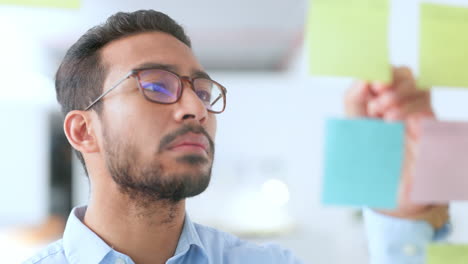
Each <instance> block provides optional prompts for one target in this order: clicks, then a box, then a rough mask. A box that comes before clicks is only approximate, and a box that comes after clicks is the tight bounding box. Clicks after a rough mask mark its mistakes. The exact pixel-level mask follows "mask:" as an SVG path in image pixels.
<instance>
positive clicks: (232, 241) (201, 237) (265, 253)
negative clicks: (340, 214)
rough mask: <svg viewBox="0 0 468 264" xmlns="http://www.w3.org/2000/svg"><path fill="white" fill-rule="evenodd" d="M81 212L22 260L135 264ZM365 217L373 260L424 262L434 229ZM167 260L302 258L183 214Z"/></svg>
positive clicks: (289, 261) (245, 263)
mask: <svg viewBox="0 0 468 264" xmlns="http://www.w3.org/2000/svg"><path fill="white" fill-rule="evenodd" d="M85 212H86V207H77V208H75V209H73V211H72V212H71V214H70V217H69V218H68V221H67V225H66V228H65V232H64V234H63V238H62V239H61V240H59V241H56V242H54V243H52V244H51V245H49V246H48V247H47V248H45V249H44V250H42V251H41V252H39V253H38V254H37V255H36V256H34V257H32V258H30V259H29V260H27V261H26V262H24V264H65V263H70V264H78V263H80V264H94V263H96V264H97V263H99V264H108V263H109V264H110V263H112V264H133V263H134V262H133V261H132V260H131V259H130V257H128V256H126V255H124V254H122V253H120V252H117V251H116V250H114V249H112V248H111V247H110V246H109V245H107V244H106V243H105V242H104V241H103V240H102V239H101V238H100V237H99V236H98V235H96V234H95V233H94V232H93V231H91V230H90V229H89V228H88V227H86V226H85V225H84V224H83V222H82V220H83V218H84V214H85ZM364 217H365V220H366V221H365V222H366V228H367V233H368V238H369V245H370V246H369V249H370V258H371V263H375V264H387V263H392V264H410V263H411V264H419V263H421V264H422V263H424V248H425V245H426V244H427V243H428V242H429V241H431V240H432V239H433V238H434V236H435V234H434V230H433V229H432V228H431V227H430V226H429V225H428V224H427V223H425V222H422V221H408V220H401V219H395V218H390V217H386V216H383V215H380V214H377V213H375V212H373V211H371V210H365V213H364ZM312 249H313V246H312V245H311V250H312ZM166 263H168V264H183V263H192V264H205V263H206V264H208V263H214V264H220V263H224V264H230V263H242V264H259V263H268V264H270V263H278V264H279V263H282V264H283V263H285V264H300V263H303V262H301V261H300V260H299V259H298V258H297V257H295V256H294V254H292V253H291V251H289V250H287V249H283V248H281V247H280V246H277V245H273V244H269V245H263V246H262V245H257V244H254V243H251V242H247V241H243V240H241V239H239V238H237V237H235V236H233V235H230V234H227V233H224V232H221V231H218V230H216V229H213V228H210V227H205V226H202V225H199V224H196V223H193V222H192V221H190V218H189V217H188V216H186V217H185V222H184V227H183V229H182V233H181V236H180V238H179V242H178V245H177V248H176V251H175V254H174V256H173V257H171V258H170V259H169V260H168V261H167V262H166ZM316 264H318V263H316Z"/></svg>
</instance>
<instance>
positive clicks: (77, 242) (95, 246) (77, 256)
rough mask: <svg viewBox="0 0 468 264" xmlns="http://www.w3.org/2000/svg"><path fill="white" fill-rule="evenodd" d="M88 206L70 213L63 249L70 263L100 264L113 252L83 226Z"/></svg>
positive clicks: (77, 208)
mask: <svg viewBox="0 0 468 264" xmlns="http://www.w3.org/2000/svg"><path fill="white" fill-rule="evenodd" d="M85 212H86V206H83V207H76V208H74V209H73V210H72V212H71V213H70V216H69V217H68V220H67V225H66V227H65V231H64V233H63V248H64V251H65V255H66V257H67V259H68V261H70V263H73V264H74V263H99V262H101V261H102V259H104V257H105V256H106V255H107V254H109V252H111V251H112V248H111V247H110V246H109V245H107V244H106V243H105V242H104V241H103V240H102V239H101V238H100V237H99V236H98V235H96V234H95V233H94V232H93V231H91V230H90V229H89V228H88V227H87V226H85V225H84V224H83V222H82V221H83V219H84V215H85Z"/></svg>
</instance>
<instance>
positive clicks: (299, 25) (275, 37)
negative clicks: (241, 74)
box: [0, 0, 307, 71]
mask: <svg viewBox="0 0 468 264" xmlns="http://www.w3.org/2000/svg"><path fill="white" fill-rule="evenodd" d="M306 6H307V1H306V0H255V1H252V0H236V1H220V0H198V1H190V0H184V1H182V0H164V1H148V0H145V1H144V0H133V1H125V0H101V1H92V0H82V1H81V7H80V9H78V10H66V9H49V8H31V7H12V6H0V18H1V19H0V22H2V23H10V25H13V24H14V25H15V27H17V28H20V29H21V30H24V31H25V32H28V34H31V35H33V36H34V37H35V38H37V39H39V41H40V42H41V44H42V45H44V47H46V49H47V50H48V51H50V54H52V57H54V58H55V59H56V60H57V62H58V61H60V60H61V58H62V56H63V54H64V52H65V51H66V49H67V48H68V47H69V46H70V45H71V44H72V43H73V42H74V41H76V39H77V38H78V37H79V36H81V35H82V34H83V33H84V32H85V31H86V30H87V29H88V28H90V27H91V26H94V25H96V24H99V23H102V22H103V21H105V19H106V18H107V17H108V16H109V15H111V14H113V13H115V12H118V11H134V10H138V9H155V10H158V11H162V12H164V13H166V14H168V15H169V16H171V17H172V18H174V19H175V20H176V21H177V22H179V23H180V24H182V25H183V26H184V27H185V29H186V31H187V33H188V35H189V36H190V37H191V39H192V43H193V49H194V51H195V54H196V55H197V56H198V57H199V59H200V61H201V63H202V64H203V65H204V66H205V67H206V68H207V69H210V70H227V71H229V70H235V71H251V70H255V71H277V70H283V69H284V68H285V67H287V65H288V62H289V60H290V59H291V57H292V55H293V54H294V53H295V52H296V51H297V50H298V48H299V47H300V46H301V44H302V39H303V37H302V36H303V28H304V21H305V13H306Z"/></svg>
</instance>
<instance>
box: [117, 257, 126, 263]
mask: <svg viewBox="0 0 468 264" xmlns="http://www.w3.org/2000/svg"><path fill="white" fill-rule="evenodd" d="M126 263H127V262H125V260H124V259H121V258H118V259H117V260H116V261H115V264H126Z"/></svg>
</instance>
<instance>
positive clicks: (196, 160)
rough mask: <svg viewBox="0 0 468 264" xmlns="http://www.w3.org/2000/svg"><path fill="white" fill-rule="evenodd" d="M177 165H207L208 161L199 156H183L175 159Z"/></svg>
mask: <svg viewBox="0 0 468 264" xmlns="http://www.w3.org/2000/svg"><path fill="white" fill-rule="evenodd" d="M176 161H177V163H179V164H187V165H205V164H208V163H209V160H208V159H207V158H206V157H204V156H201V155H183V156H180V157H178V158H177V159H176Z"/></svg>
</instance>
